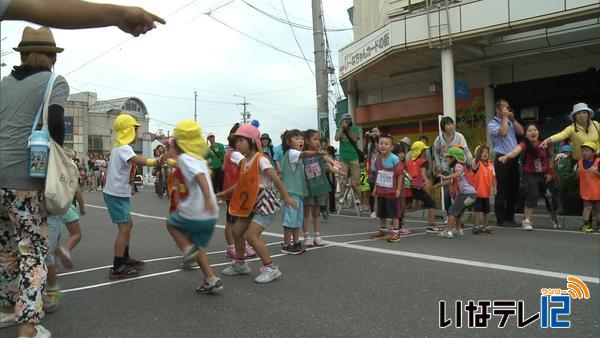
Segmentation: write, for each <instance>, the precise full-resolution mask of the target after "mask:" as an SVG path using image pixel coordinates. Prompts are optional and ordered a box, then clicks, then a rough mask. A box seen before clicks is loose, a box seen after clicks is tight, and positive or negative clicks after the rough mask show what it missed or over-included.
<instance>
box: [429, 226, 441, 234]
mask: <svg viewBox="0 0 600 338" xmlns="http://www.w3.org/2000/svg"><path fill="white" fill-rule="evenodd" d="M440 232H442V228H441V227H439V226H437V225H435V224H430V225H429V226H428V227H427V233H428V234H439V233H440Z"/></svg>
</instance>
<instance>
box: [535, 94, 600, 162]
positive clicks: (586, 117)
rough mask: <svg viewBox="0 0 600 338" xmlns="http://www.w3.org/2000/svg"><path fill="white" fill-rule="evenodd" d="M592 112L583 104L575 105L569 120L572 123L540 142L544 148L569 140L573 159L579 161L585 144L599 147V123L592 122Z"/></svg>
mask: <svg viewBox="0 0 600 338" xmlns="http://www.w3.org/2000/svg"><path fill="white" fill-rule="evenodd" d="M593 118H594V111H593V110H592V109H591V108H590V107H588V105H587V104H585V103H577V104H575V105H574V106H573V109H572V110H571V113H570V114H569V119H570V120H571V121H572V122H573V123H572V124H571V125H569V126H567V127H566V128H565V129H564V130H563V131H561V132H560V133H558V134H555V135H552V136H550V137H548V138H547V139H545V140H544V142H542V144H541V146H542V147H546V146H547V145H548V144H550V143H556V142H560V141H564V140H566V139H569V140H570V141H571V145H572V146H573V158H574V159H576V160H580V159H581V146H582V145H583V144H584V143H585V142H596V144H599V145H600V123H599V122H598V121H594V120H593Z"/></svg>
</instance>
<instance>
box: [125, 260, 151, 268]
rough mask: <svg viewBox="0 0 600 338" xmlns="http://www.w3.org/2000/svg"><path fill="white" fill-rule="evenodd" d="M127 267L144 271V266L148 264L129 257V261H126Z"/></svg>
mask: <svg viewBox="0 0 600 338" xmlns="http://www.w3.org/2000/svg"><path fill="white" fill-rule="evenodd" d="M125 265H127V266H130V267H132V268H134V269H135V270H142V269H143V268H144V265H146V263H144V262H143V261H140V260H139V259H135V258H131V257H128V258H127V260H126V261H125Z"/></svg>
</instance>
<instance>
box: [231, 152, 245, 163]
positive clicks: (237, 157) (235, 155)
mask: <svg viewBox="0 0 600 338" xmlns="http://www.w3.org/2000/svg"><path fill="white" fill-rule="evenodd" d="M243 159H244V155H242V153H240V152H239V151H237V150H236V151H234V152H232V153H231V163H233V164H235V165H240V162H242V160H243Z"/></svg>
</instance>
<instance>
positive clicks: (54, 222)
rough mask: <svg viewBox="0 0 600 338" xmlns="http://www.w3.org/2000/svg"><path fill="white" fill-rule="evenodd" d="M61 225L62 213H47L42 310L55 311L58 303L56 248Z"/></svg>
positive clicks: (58, 287)
mask: <svg viewBox="0 0 600 338" xmlns="http://www.w3.org/2000/svg"><path fill="white" fill-rule="evenodd" d="M62 225H63V221H62V215H55V214H48V219H47V231H48V254H47V255H46V257H45V258H44V264H45V265H46V267H47V269H48V274H47V281H46V283H47V284H46V289H45V290H44V296H43V300H44V303H43V309H44V312H46V313H50V312H53V311H56V310H57V309H58V306H59V305H60V286H59V285H58V280H57V279H58V266H57V264H56V248H57V247H58V243H59V241H60V229H61V227H62Z"/></svg>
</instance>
